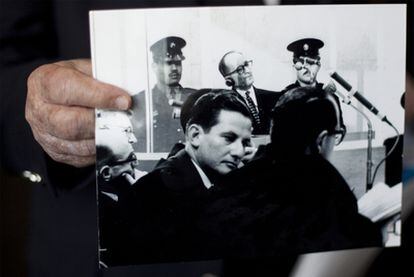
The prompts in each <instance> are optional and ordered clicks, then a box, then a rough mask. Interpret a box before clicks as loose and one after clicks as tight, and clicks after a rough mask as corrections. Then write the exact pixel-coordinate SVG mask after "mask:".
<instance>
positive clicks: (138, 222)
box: [102, 90, 252, 266]
mask: <svg viewBox="0 0 414 277" xmlns="http://www.w3.org/2000/svg"><path fill="white" fill-rule="evenodd" d="M191 100H192V98H189V99H187V101H191ZM184 106H185V107H188V105H187V103H185V104H184ZM183 113H188V114H183V116H184V115H185V116H184V117H183V120H185V122H186V123H185V124H183V125H184V126H185V127H186V132H185V136H186V141H185V146H184V149H182V150H180V151H178V152H177V153H176V154H175V155H173V156H171V157H169V158H168V159H167V160H165V161H163V162H162V163H160V164H159V165H158V166H157V167H156V168H155V169H154V170H153V171H152V172H150V173H148V174H147V175H146V176H144V177H142V178H141V179H139V180H138V181H137V182H136V183H135V184H134V185H133V188H132V192H131V193H130V194H129V195H122V196H123V198H122V199H119V201H120V202H122V206H123V207H125V208H123V211H125V212H124V213H122V214H120V215H119V216H118V215H116V214H115V215H116V216H115V219H116V220H113V221H112V222H113V223H112V226H111V225H110V224H111V223H110V222H111V221H108V222H109V223H110V224H109V225H108V226H107V230H108V232H106V234H108V233H109V234H110V235H111V234H112V230H113V229H117V231H116V233H122V234H123V235H122V236H115V237H114V236H111V238H110V239H111V245H110V246H109V247H108V250H107V251H106V253H105V255H106V258H107V259H105V260H102V261H103V262H104V263H105V264H106V265H110V266H115V265H128V264H136V263H150V262H173V261H182V260H194V259H202V258H205V256H203V253H204V252H203V251H200V249H199V247H198V245H200V244H202V243H203V238H200V237H197V236H196V234H197V233H193V232H192V230H193V229H194V224H193V221H194V218H195V217H197V215H198V211H199V207H200V206H201V204H202V203H203V202H204V201H205V199H206V198H207V197H208V196H209V195H210V193H211V190H212V189H213V188H214V187H215V186H216V184H218V183H219V180H220V179H221V178H222V177H223V176H224V175H226V174H228V173H229V172H230V171H232V170H235V169H237V168H238V167H239V166H240V164H241V162H242V160H243V158H244V157H245V155H246V154H248V150H249V147H250V146H251V128H252V123H251V118H250V114H249V111H248V108H247V107H246V105H245V104H244V102H243V101H242V100H241V99H240V98H239V97H238V96H237V95H236V94H235V93H234V92H232V91H227V90H221V91H214V92H210V93H205V94H202V95H201V96H200V97H199V98H198V99H197V100H195V101H193V105H192V108H191V109H190V110H186V109H183ZM126 207H127V208H126ZM110 212H111V211H110ZM109 214H110V215H111V213H109ZM105 215H106V214H105ZM112 215H114V214H113V213H112ZM117 222H121V224H117ZM106 237H108V235H106Z"/></svg>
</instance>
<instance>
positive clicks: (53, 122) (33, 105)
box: [26, 60, 131, 167]
mask: <svg viewBox="0 0 414 277" xmlns="http://www.w3.org/2000/svg"><path fill="white" fill-rule="evenodd" d="M27 87H28V91H27V99H26V119H27V121H28V122H29V124H30V127H31V128H32V131H33V135H34V137H35V139H36V140H37V141H38V142H39V144H40V145H41V146H42V147H43V149H44V150H45V152H46V153H48V154H49V156H50V157H51V158H52V159H54V160H55V161H58V162H62V163H66V164H69V165H72V166H76V167H84V166H88V165H91V164H93V163H94V162H95V141H94V137H95V113H94V109H95V108H100V109H117V110H126V109H128V108H129V107H130V106H131V97H130V96H129V95H128V93H127V92H125V91H124V90H122V89H120V88H118V87H115V86H112V85H109V84H105V83H102V82H99V81H97V80H95V79H93V78H92V69H91V62H90V60H71V61H62V62H57V63H53V64H46V65H43V66H40V67H39V68H37V69H36V70H34V71H33V72H32V73H31V74H30V76H29V78H28V82H27Z"/></svg>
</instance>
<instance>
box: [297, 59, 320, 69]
mask: <svg viewBox="0 0 414 277" xmlns="http://www.w3.org/2000/svg"><path fill="white" fill-rule="evenodd" d="M293 62H294V67H295V69H296V70H301V69H302V68H303V67H304V66H305V65H308V66H312V65H321V62H320V61H319V59H312V58H309V57H300V58H295V59H294V60H293Z"/></svg>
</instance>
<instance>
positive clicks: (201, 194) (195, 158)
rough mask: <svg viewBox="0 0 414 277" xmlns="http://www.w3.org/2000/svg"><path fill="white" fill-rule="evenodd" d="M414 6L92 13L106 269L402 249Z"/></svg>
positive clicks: (99, 189)
mask: <svg viewBox="0 0 414 277" xmlns="http://www.w3.org/2000/svg"><path fill="white" fill-rule="evenodd" d="M405 30H406V7H405V5H330V6H324V5H318V6H306V7H304V6H272V7H259V6H251V7H241V6H240V7H210V8H173V9H141V10H140V9H135V10H101V11H92V12H90V31H91V54H92V67H93V74H94V77H95V78H96V79H98V80H99V81H102V82H105V83H109V84H112V85H115V86H118V87H120V88H122V89H124V90H126V91H127V92H129V94H130V95H131V97H132V107H131V109H130V110H128V111H124V112H119V111H112V110H101V109H97V110H96V112H95V115H96V125H95V143H96V155H97V160H96V180H97V196H98V197H97V198H98V203H97V205H98V230H97V233H98V234H99V242H98V244H99V265H100V267H102V268H107V267H113V266H125V265H133V264H151V263H171V262H183V261H200V260H216V259H223V258H229V259H283V258H284V257H289V256H295V255H298V254H304V253H314V252H322V251H334V250H343V249H351V248H366V247H398V246H400V241H401V205H402V196H401V195H402V189H403V184H402V154H403V134H404V103H405V102H404V99H405V66H406V64H405V61H406V54H405V53H406V31H405Z"/></svg>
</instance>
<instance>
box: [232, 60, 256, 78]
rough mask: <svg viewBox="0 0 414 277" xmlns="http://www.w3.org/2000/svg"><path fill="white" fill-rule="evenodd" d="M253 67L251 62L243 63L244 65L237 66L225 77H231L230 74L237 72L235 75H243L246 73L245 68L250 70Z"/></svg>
mask: <svg viewBox="0 0 414 277" xmlns="http://www.w3.org/2000/svg"><path fill="white" fill-rule="evenodd" d="M252 65H253V61H252V60H249V61H245V62H244V64H242V65H239V66H238V67H237V68H236V69H235V70H233V71H232V72H230V73H229V74H227V75H231V74H233V73H234V72H237V74H239V75H240V74H243V73H245V72H246V68H247V67H248V68H250V67H251V66H252Z"/></svg>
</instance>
